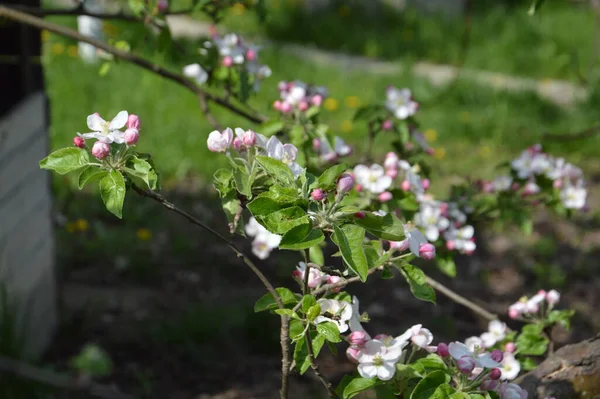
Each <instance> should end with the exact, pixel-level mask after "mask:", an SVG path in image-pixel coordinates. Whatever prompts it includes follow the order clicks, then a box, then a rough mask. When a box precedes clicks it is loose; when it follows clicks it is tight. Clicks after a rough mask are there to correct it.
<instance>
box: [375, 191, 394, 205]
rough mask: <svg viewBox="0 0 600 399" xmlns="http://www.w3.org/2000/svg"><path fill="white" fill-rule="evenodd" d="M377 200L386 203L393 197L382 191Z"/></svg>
mask: <svg viewBox="0 0 600 399" xmlns="http://www.w3.org/2000/svg"><path fill="white" fill-rule="evenodd" d="M377 198H378V199H379V201H381V202H388V201H389V200H391V199H392V198H394V196H393V195H392V193H390V192H389V191H384V192H382V193H381V194H379V196H378V197H377Z"/></svg>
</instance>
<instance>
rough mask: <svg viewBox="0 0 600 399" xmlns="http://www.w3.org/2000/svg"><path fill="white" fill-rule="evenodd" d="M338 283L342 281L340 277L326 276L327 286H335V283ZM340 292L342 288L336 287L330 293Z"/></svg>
mask: <svg viewBox="0 0 600 399" xmlns="http://www.w3.org/2000/svg"><path fill="white" fill-rule="evenodd" d="M340 281H342V278H341V277H340V276H327V284H335V283H339V282H340ZM341 290H342V287H338V288H333V289H332V290H331V291H332V292H340V291H341Z"/></svg>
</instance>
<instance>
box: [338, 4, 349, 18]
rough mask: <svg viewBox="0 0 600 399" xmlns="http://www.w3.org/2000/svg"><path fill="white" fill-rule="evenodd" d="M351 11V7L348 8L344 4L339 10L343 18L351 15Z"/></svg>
mask: <svg viewBox="0 0 600 399" xmlns="http://www.w3.org/2000/svg"><path fill="white" fill-rule="evenodd" d="M350 11H351V9H350V6H348V5H347V4H344V5H342V6H341V7H340V8H338V13H339V14H340V16H342V17H347V16H348V15H350Z"/></svg>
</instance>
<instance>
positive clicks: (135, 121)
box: [126, 114, 140, 130]
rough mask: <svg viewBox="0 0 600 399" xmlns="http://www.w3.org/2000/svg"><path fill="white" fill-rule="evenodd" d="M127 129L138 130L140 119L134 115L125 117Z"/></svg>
mask: <svg viewBox="0 0 600 399" xmlns="http://www.w3.org/2000/svg"><path fill="white" fill-rule="evenodd" d="M126 126H127V128H133V129H138V130H139V129H140V118H139V117H138V116H137V115H135V114H129V116H128V117H127V125H126Z"/></svg>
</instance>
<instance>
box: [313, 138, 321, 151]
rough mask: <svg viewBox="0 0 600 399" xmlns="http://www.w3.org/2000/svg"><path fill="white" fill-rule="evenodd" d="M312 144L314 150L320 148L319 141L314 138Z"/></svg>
mask: <svg viewBox="0 0 600 399" xmlns="http://www.w3.org/2000/svg"><path fill="white" fill-rule="evenodd" d="M312 144H313V149H314V150H318V149H319V148H321V140H319V139H318V138H316V137H315V138H314V139H313V141H312Z"/></svg>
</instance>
